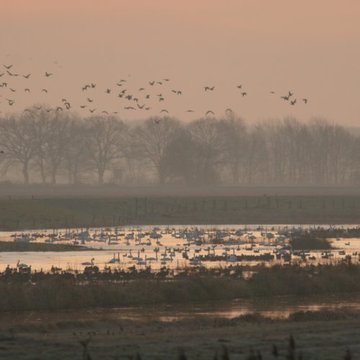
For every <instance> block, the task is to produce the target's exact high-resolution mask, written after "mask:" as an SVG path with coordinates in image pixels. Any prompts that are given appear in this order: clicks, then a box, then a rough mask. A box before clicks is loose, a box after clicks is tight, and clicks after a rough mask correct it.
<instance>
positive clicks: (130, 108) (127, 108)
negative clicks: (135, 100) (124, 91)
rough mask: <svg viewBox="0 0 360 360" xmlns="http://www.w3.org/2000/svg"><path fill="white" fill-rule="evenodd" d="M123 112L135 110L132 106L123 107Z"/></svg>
mask: <svg viewBox="0 0 360 360" xmlns="http://www.w3.org/2000/svg"><path fill="white" fill-rule="evenodd" d="M124 109H125V110H136V109H135V108H134V107H132V106H125V107H124Z"/></svg>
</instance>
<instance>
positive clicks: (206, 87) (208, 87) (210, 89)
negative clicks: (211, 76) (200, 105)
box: [204, 86, 215, 91]
mask: <svg viewBox="0 0 360 360" xmlns="http://www.w3.org/2000/svg"><path fill="white" fill-rule="evenodd" d="M204 89H205V91H213V90H214V89H215V86H212V87H210V86H205V87H204Z"/></svg>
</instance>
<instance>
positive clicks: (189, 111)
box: [186, 109, 194, 113]
mask: <svg viewBox="0 0 360 360" xmlns="http://www.w3.org/2000/svg"><path fill="white" fill-rule="evenodd" d="M186 112H188V113H193V112H194V110H191V109H189V110H186Z"/></svg>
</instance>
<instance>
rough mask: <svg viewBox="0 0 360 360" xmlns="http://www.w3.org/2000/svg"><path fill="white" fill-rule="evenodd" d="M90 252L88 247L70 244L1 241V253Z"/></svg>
mask: <svg viewBox="0 0 360 360" xmlns="http://www.w3.org/2000/svg"><path fill="white" fill-rule="evenodd" d="M85 250H86V251H88V250H92V249H91V248H88V247H86V246H79V245H70V244H46V243H32V242H30V243H26V242H12V241H0V252H23V251H39V252H48V251H55V252H62V251H85Z"/></svg>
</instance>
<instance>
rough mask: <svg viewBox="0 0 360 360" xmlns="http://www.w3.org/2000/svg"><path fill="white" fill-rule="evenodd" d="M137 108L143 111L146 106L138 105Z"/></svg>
mask: <svg viewBox="0 0 360 360" xmlns="http://www.w3.org/2000/svg"><path fill="white" fill-rule="evenodd" d="M137 107H138V108H139V109H141V110H142V109H143V108H144V107H145V104H143V105H139V104H137Z"/></svg>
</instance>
